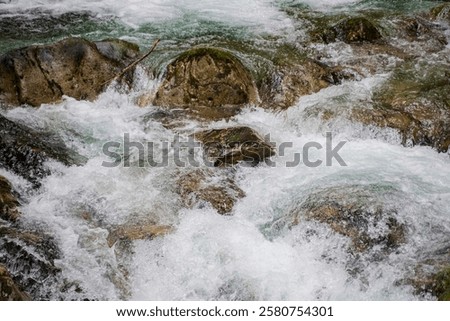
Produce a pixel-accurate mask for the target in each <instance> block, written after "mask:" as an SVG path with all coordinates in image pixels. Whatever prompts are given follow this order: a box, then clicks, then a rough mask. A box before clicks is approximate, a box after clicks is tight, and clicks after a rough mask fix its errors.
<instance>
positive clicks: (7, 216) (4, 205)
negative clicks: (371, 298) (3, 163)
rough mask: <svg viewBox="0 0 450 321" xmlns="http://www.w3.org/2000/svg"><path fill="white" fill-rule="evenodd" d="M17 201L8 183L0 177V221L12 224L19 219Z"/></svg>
mask: <svg viewBox="0 0 450 321" xmlns="http://www.w3.org/2000/svg"><path fill="white" fill-rule="evenodd" d="M18 206H19V201H18V200H17V197H16V195H14V192H13V188H12V186H11V184H10V183H9V181H8V180H7V179H6V178H4V177H3V176H0V219H2V220H5V221H10V222H14V221H16V220H17V219H18V218H19V215H20V213H19V210H18V209H17V207H18Z"/></svg>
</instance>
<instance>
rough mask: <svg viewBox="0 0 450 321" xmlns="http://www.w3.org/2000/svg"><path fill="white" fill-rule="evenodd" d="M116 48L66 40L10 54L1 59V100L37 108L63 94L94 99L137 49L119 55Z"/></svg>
mask: <svg viewBox="0 0 450 321" xmlns="http://www.w3.org/2000/svg"><path fill="white" fill-rule="evenodd" d="M119 45H120V43H118V42H109V43H108V42H106V41H105V42H99V43H97V45H96V44H95V43H92V42H89V41H87V40H84V39H80V38H68V39H64V40H62V41H59V42H57V43H55V44H51V45H44V46H30V47H26V48H22V49H16V50H13V51H10V52H8V53H6V54H4V55H3V56H1V57H0V101H4V102H6V103H8V104H11V105H21V104H28V105H31V106H39V105H41V104H44V103H53V102H57V101H59V100H60V99H61V97H62V96H63V95H67V96H71V97H74V98H76V99H88V100H93V99H95V98H96V97H97V95H98V94H99V93H100V92H102V90H103V87H104V83H105V82H106V81H108V80H110V79H112V78H113V77H114V76H115V75H116V74H117V73H118V72H120V71H121V70H122V69H123V68H124V67H125V66H126V65H125V61H126V59H127V58H128V56H130V55H131V52H134V51H135V49H136V48H134V50H133V49H130V48H131V47H130V46H129V47H128V48H127V50H128V51H127V50H125V49H124V52H119V51H118V50H117V47H118V46H119ZM114 46H116V49H115V47H114ZM99 48H100V50H99ZM127 55H128V56H127Z"/></svg>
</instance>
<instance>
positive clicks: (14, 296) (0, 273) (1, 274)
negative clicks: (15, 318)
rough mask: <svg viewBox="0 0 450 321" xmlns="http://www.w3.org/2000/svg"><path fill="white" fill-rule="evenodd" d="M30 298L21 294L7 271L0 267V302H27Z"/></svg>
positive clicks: (23, 293)
mask: <svg viewBox="0 0 450 321" xmlns="http://www.w3.org/2000/svg"><path fill="white" fill-rule="evenodd" d="M28 300H30V297H29V296H28V294H26V293H25V292H22V291H21V290H20V289H19V287H18V286H17V284H16V283H15V282H14V280H13V279H12V276H11V274H9V272H8V270H7V269H6V268H5V267H4V266H2V265H0V301H28Z"/></svg>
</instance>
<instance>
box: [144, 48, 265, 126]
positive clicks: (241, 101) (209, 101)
mask: <svg viewBox="0 0 450 321" xmlns="http://www.w3.org/2000/svg"><path fill="white" fill-rule="evenodd" d="M256 102H257V91H256V88H255V85H254V84H253V80H252V77H251V75H250V73H249V71H248V70H247V69H246V68H245V67H244V65H243V64H242V63H241V62H240V61H239V60H238V59H237V58H236V57H235V56H233V55H232V54H231V53H229V52H227V51H224V50H221V49H216V48H196V49H192V50H189V51H186V52H184V53H183V54H181V55H180V56H179V57H178V58H176V59H175V60H174V61H173V62H172V63H171V64H170V65H169V66H168V67H167V72H166V75H165V80H164V81H163V83H162V85H161V87H160V88H159V90H158V92H157V93H156V97H155V99H154V101H153V104H155V105H158V106H165V107H170V108H184V109H187V110H188V111H190V112H192V113H193V114H196V115H198V116H199V117H201V118H203V119H207V120H209V119H221V118H226V117H230V116H233V115H235V114H236V113H237V111H238V110H239V109H240V108H241V107H243V106H244V105H246V104H252V103H256Z"/></svg>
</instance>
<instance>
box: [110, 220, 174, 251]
mask: <svg viewBox="0 0 450 321" xmlns="http://www.w3.org/2000/svg"><path fill="white" fill-rule="evenodd" d="M172 230H173V229H172V227H171V226H166V225H153V224H150V225H139V226H121V227H119V228H117V229H114V230H113V231H111V232H110V233H109V235H108V238H107V241H108V245H109V247H112V246H113V245H114V244H116V242H117V241H119V240H120V241H123V240H127V241H135V240H144V239H152V238H155V237H158V236H163V235H166V234H168V233H170V232H172Z"/></svg>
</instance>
